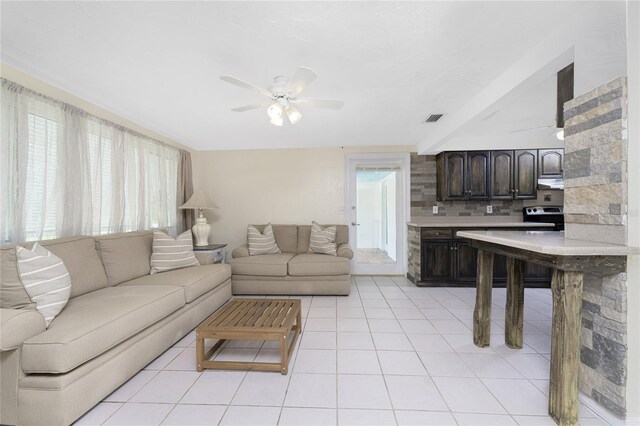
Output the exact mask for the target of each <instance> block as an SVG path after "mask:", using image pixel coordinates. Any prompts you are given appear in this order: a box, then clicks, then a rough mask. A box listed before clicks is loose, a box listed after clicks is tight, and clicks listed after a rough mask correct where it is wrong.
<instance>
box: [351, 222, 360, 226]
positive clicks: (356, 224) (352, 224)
mask: <svg viewBox="0 0 640 426" xmlns="http://www.w3.org/2000/svg"><path fill="white" fill-rule="evenodd" d="M351 226H360V224H359V223H355V222H351Z"/></svg>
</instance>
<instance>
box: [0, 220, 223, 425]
mask: <svg viewBox="0 0 640 426" xmlns="http://www.w3.org/2000/svg"><path fill="white" fill-rule="evenodd" d="M151 244H152V234H151V232H149V231H147V232H134V233H127V234H120V235H111V236H104V237H85V236H79V237H72V238H65V239H58V240H50V241H43V242H42V245H43V246H45V247H46V248H47V249H49V250H50V251H51V252H52V253H54V254H55V255H57V256H58V257H60V258H62V260H63V261H64V262H65V265H66V267H67V269H68V270H69V274H70V276H71V285H72V290H71V298H70V300H69V302H68V303H67V304H66V306H65V307H64V309H63V310H62V312H60V314H59V315H58V316H57V317H56V318H55V319H54V320H53V321H52V322H51V324H50V326H49V328H48V329H46V330H45V323H44V319H43V317H42V315H40V314H39V313H38V312H37V311H35V310H34V308H33V304H32V303H31V302H30V300H29V297H28V296H27V294H26V292H24V289H23V288H22V287H21V285H20V282H19V279H18V275H17V268H16V255H15V249H14V248H3V249H2V277H1V280H2V286H1V293H0V301H1V302H2V309H1V311H0V322H1V325H0V327H1V328H0V331H1V337H0V349H1V352H0V369H1V373H0V374H1V381H2V383H1V389H0V392H1V400H0V403H1V409H0V423H2V424H19V425H38V424H40V425H45V424H46V425H65V424H70V423H72V422H73V421H74V420H76V419H77V418H79V417H80V416H81V415H82V414H83V413H85V412H86V411H87V410H89V409H90V408H91V407H92V406H93V405H95V404H96V403H98V402H99V401H101V400H102V399H103V398H105V397H106V396H107V395H109V394H110V393H111V392H112V391H113V390H115V389H116V388H118V387H119V386H120V385H122V384H123V383H124V382H126V381H127V380H128V379H129V378H131V377H132V376H133V375H134V374H136V373H137V372H138V371H139V370H141V369H142V368H144V367H145V366H146V365H147V364H148V363H149V362H151V361H152V360H153V359H155V358H156V357H157V356H158V355H160V354H162V353H163V352H164V351H165V350H166V349H167V348H168V347H170V346H171V345H173V344H174V343H175V342H177V341H178V340H179V339H181V338H182V337H183V336H185V335H186V334H187V333H189V331H191V330H192V329H193V328H194V327H195V326H197V325H198V324H199V323H200V322H202V321H203V320H204V319H205V318H207V316H209V315H211V314H212V313H213V312H214V311H215V310H216V309H218V308H219V307H220V306H221V305H223V304H224V303H225V302H227V301H228V300H229V299H230V298H231V280H230V277H231V268H230V267H229V265H222V264H216V265H206V266H194V267H190V268H185V269H180V270H174V271H169V272H163V273H160V274H154V275H149V258H150V255H151Z"/></svg>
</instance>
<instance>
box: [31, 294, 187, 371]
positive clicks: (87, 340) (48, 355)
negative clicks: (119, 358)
mask: <svg viewBox="0 0 640 426" xmlns="http://www.w3.org/2000/svg"><path fill="white" fill-rule="evenodd" d="M184 300H185V299H184V289H183V288H182V287H173V286H166V285H154V286H152V285H145V286H142V285H141V286H118V287H108V288H104V289H101V290H97V291H93V292H91V293H87V294H84V295H82V296H78V297H76V298H73V299H71V300H69V302H68V303H67V305H66V306H65V307H64V309H63V310H62V312H60V314H59V315H58V316H57V317H56V318H55V319H54V320H53V321H52V322H51V324H50V326H49V328H48V329H47V331H45V332H43V333H40V334H38V335H36V336H34V337H32V338H30V339H28V340H26V341H25V342H24V344H23V345H22V368H23V370H24V371H25V372H26V373H66V372H68V371H70V370H73V369H74V368H75V367H77V366H79V365H80V364H82V363H84V362H86V361H89V360H90V359H92V358H95V357H96V356H98V355H100V354H102V353H103V352H105V351H107V350H108V349H110V348H112V347H114V346H116V345H117V344H119V343H121V342H123V341H125V340H127V339H128V338H129V337H131V336H134V335H135V334H137V333H139V332H140V331H142V330H144V329H145V328H147V327H149V326H150V325H153V324H154V323H156V322H157V321H159V320H161V319H162V318H164V317H166V316H168V315H169V314H171V313H172V312H174V311H176V310H178V309H180V308H181V307H182V306H184V305H185V302H184Z"/></svg>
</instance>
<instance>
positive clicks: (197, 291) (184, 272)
mask: <svg viewBox="0 0 640 426" xmlns="http://www.w3.org/2000/svg"><path fill="white" fill-rule="evenodd" d="M229 278H231V267H230V266H229V265H223V264H215V265H204V266H194V267H192V268H183V269H176V270H173V271H167V272H163V273H161V274H153V275H145V276H144V277H140V278H136V279H135V280H131V281H127V282H124V283H122V284H120V285H119V287H123V286H132V285H169V286H176V287H183V288H184V297H185V301H186V302H187V303H191V302H193V301H194V300H196V299H197V298H198V297H200V296H202V295H203V294H205V293H206V292H208V291H209V290H213V289H214V288H216V287H218V286H219V285H220V284H222V283H224V282H225V281H227V280H228V279H229Z"/></svg>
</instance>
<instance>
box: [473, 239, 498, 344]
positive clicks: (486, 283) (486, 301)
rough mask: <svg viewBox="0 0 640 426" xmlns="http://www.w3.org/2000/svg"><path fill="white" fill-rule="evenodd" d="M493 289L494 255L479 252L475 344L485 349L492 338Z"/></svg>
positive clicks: (474, 313) (474, 326) (474, 324)
mask: <svg viewBox="0 0 640 426" xmlns="http://www.w3.org/2000/svg"><path fill="white" fill-rule="evenodd" d="M492 287H493V253H491V252H488V251H485V250H478V279H477V282H476V307H475V309H474V311H473V343H475V345H476V346H479V347H481V348H484V347H486V346H489V344H490V336H491V289H492Z"/></svg>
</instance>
